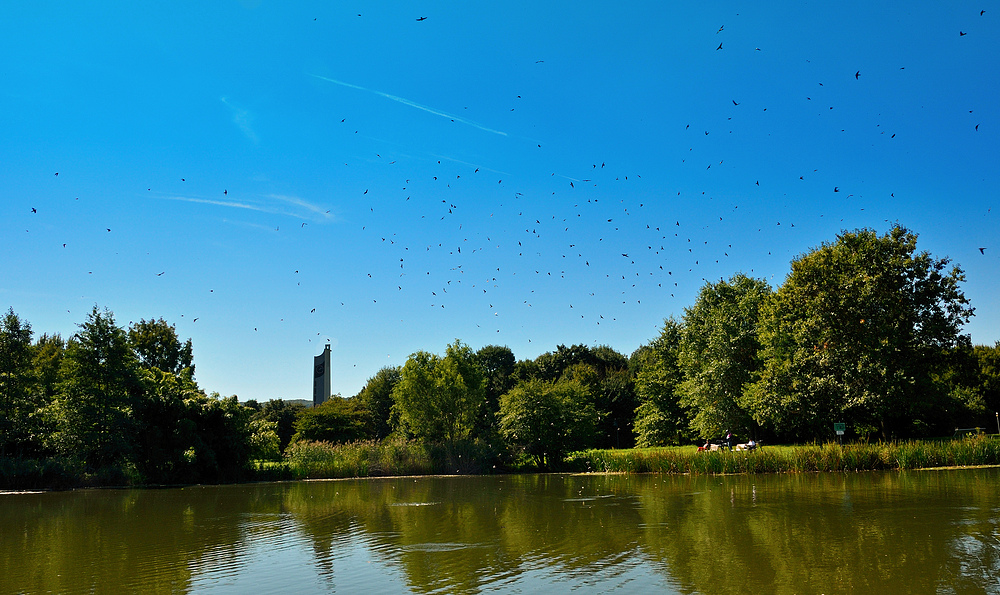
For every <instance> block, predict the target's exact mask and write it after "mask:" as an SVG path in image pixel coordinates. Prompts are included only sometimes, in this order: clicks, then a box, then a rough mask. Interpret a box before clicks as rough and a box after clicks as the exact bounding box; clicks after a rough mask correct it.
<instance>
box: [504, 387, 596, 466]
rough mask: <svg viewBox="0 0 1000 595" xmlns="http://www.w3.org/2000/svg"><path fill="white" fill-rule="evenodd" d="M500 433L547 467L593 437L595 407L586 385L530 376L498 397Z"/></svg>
mask: <svg viewBox="0 0 1000 595" xmlns="http://www.w3.org/2000/svg"><path fill="white" fill-rule="evenodd" d="M498 416H499V426H500V433H501V435H502V436H503V437H504V439H506V440H507V442H508V443H509V444H511V445H513V446H516V447H518V448H520V449H522V450H523V452H525V453H526V454H527V455H529V456H531V457H532V458H534V459H535V462H536V463H537V464H538V466H539V467H541V468H551V467H552V466H554V465H557V464H558V463H559V462H560V461H562V458H563V456H565V454H566V453H567V452H569V451H570V450H574V449H578V448H585V447H587V446H589V445H590V444H591V443H592V442H593V439H594V431H595V428H596V426H597V410H596V409H595V408H594V402H593V397H592V396H591V395H590V391H589V390H587V387H586V386H585V385H584V384H583V383H581V382H579V381H577V380H568V379H563V380H559V381H557V382H546V381H544V380H539V379H531V380H526V381H523V382H519V383H518V384H517V386H515V387H514V388H513V389H511V390H510V391H509V392H507V393H506V394H504V395H503V396H502V397H500V412H499V414H498Z"/></svg>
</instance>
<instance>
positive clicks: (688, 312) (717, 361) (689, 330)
mask: <svg viewBox="0 0 1000 595" xmlns="http://www.w3.org/2000/svg"><path fill="white" fill-rule="evenodd" d="M770 294H771V287H770V286H769V285H768V284H767V282H765V281H763V280H761V279H754V278H751V277H748V276H746V275H743V274H737V275H734V276H733V277H732V278H731V279H729V280H728V281H718V282H716V283H707V284H705V286H704V287H702V289H701V291H700V292H699V294H698V299H697V300H696V301H695V304H694V305H693V306H691V307H690V308H686V309H685V310H684V319H683V327H682V330H681V338H680V345H679V347H678V355H677V361H678V364H679V366H680V368H681V370H682V372H683V374H684V380H683V381H682V382H681V384H680V386H679V387H678V389H677V390H678V394H679V395H680V404H681V405H682V406H683V407H685V408H687V409H688V410H690V411H691V413H692V416H691V428H692V429H693V430H694V431H695V432H696V433H697V434H698V435H699V436H701V437H702V438H710V437H718V436H721V435H722V434H723V433H724V432H726V431H728V430H731V431H733V432H737V433H747V434H754V433H756V431H757V426H756V424H755V423H754V421H753V419H752V418H751V416H750V413H749V411H748V409H747V401H746V399H745V395H744V391H745V388H746V387H747V386H748V385H749V384H750V383H752V382H753V381H754V380H756V378H757V376H756V375H757V371H758V368H759V367H760V364H759V360H758V358H757V352H758V350H759V349H760V342H759V339H758V330H757V322H758V315H759V311H760V308H761V305H762V304H763V303H764V302H765V301H766V300H767V299H768V297H769V296H770Z"/></svg>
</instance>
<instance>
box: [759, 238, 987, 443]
mask: <svg viewBox="0 0 1000 595" xmlns="http://www.w3.org/2000/svg"><path fill="white" fill-rule="evenodd" d="M916 243H917V236H916V234H914V233H912V232H910V231H909V230H907V229H905V228H903V227H899V226H897V227H894V228H892V229H891V230H890V231H889V232H888V233H887V234H885V235H882V236H879V235H878V234H877V233H876V232H875V231H872V230H868V229H863V230H859V231H855V232H844V233H842V234H841V235H839V236H838V237H837V240H836V241H835V242H833V243H824V244H822V245H821V246H820V247H818V248H816V249H814V250H811V251H810V252H808V253H806V254H804V255H802V256H800V257H798V258H796V259H795V260H794V261H793V262H792V271H791V274H790V275H789V276H788V278H787V279H786V280H785V282H784V283H783V284H782V286H781V287H780V288H779V289H778V291H777V292H776V293H775V295H774V296H773V299H771V300H770V301H769V303H768V304H767V305H766V306H765V307H764V309H763V312H762V315H761V342H762V351H761V361H762V362H763V368H762V370H761V378H760V380H759V381H758V382H757V384H756V386H755V387H754V389H753V391H752V392H753V397H752V399H751V401H752V402H751V404H750V409H751V410H752V412H753V415H754V417H755V419H757V420H758V421H759V422H760V423H762V424H766V425H767V426H769V427H770V428H772V429H773V431H774V432H776V433H777V434H779V435H781V436H785V437H788V438H793V439H804V438H811V437H816V436H823V435H829V429H828V428H830V427H831V424H832V423H833V422H845V423H848V424H850V425H852V426H853V427H855V428H857V429H858V430H859V431H860V433H862V434H868V433H877V434H879V435H881V436H882V437H886V438H888V437H895V436H901V435H914V434H917V435H919V434H925V433H928V432H930V431H932V428H933V427H934V426H937V425H938V424H936V423H935V421H936V420H937V421H945V420H947V419H949V418H950V417H951V416H950V415H944V416H942V415H941V414H942V412H944V411H945V410H947V406H945V403H944V399H943V397H944V395H942V394H941V392H940V390H939V389H940V387H939V386H935V383H934V382H933V381H932V375H933V373H934V372H935V370H940V368H941V366H942V365H943V364H944V363H945V353H946V352H947V351H948V350H950V349H953V348H955V347H957V346H958V345H960V344H961V343H963V342H968V339H967V338H966V337H963V336H962V335H961V330H962V326H963V325H964V324H965V323H966V322H967V321H968V320H969V318H970V317H971V316H972V314H973V309H972V308H971V307H970V306H969V303H968V300H967V299H966V298H965V295H964V294H963V293H962V291H961V290H960V288H959V284H960V283H961V281H963V280H964V274H963V272H962V270H961V269H960V268H959V267H957V266H953V267H951V268H949V266H948V265H949V262H950V261H949V259H947V258H933V257H931V255H930V254H929V253H927V252H918V251H917V248H916ZM937 429H938V430H940V427H938V428H937Z"/></svg>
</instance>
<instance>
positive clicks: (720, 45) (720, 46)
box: [715, 43, 722, 51]
mask: <svg viewBox="0 0 1000 595" xmlns="http://www.w3.org/2000/svg"><path fill="white" fill-rule="evenodd" d="M721 49H722V44H721V43H720V44H719V47H717V48H715V51H719V50H721Z"/></svg>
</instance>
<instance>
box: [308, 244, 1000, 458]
mask: <svg viewBox="0 0 1000 595" xmlns="http://www.w3.org/2000/svg"><path fill="white" fill-rule="evenodd" d="M916 241H917V236H916V234H914V233H913V232H911V231H909V230H907V229H905V228H903V227H900V226H896V227H893V228H892V229H891V230H889V231H888V232H887V233H885V234H883V235H879V234H878V233H877V232H875V231H873V230H869V229H862V230H856V231H853V232H843V233H841V234H840V235H839V236H837V238H836V240H835V241H833V242H826V243H823V244H822V245H820V246H819V247H817V248H814V249H812V250H810V251H809V252H806V253H804V254H802V255H800V256H798V257H796V258H795V259H794V260H793V261H792V263H791V272H790V273H789V274H788V276H787V278H786V279H785V280H784V282H783V283H782V284H781V285H780V286H779V287H778V288H776V289H774V288H772V287H771V286H770V285H769V284H768V283H767V282H766V281H765V280H763V279H755V278H752V277H749V276H747V275H744V274H736V275H734V276H733V277H731V278H730V279H728V280H719V281H716V282H708V283H706V284H705V285H704V286H703V287H702V288H701V290H700V292H699V294H698V296H697V299H696V300H695V303H694V304H693V305H692V306H690V307H688V308H685V309H684V314H683V316H682V317H680V318H679V319H676V318H668V319H667V320H665V321H664V324H663V327H662V330H661V333H660V335H659V336H658V337H655V338H654V339H652V340H651V341H650V342H648V343H647V344H645V345H642V346H641V347H639V348H638V349H637V350H635V352H633V353H632V354H631V355H630V356H628V357H626V356H625V355H623V354H621V353H618V352H616V351H615V350H614V349H612V348H610V347H607V346H598V347H587V346H585V345H573V346H571V347H566V346H564V345H559V346H558V347H557V348H556V349H555V350H554V351H551V352H547V353H544V354H542V355H540V356H538V357H537V358H535V359H534V360H520V361H517V360H515V357H514V354H513V353H512V352H511V350H510V349H508V348H507V347H501V346H497V345H489V346H486V347H483V348H481V349H480V350H478V351H473V350H471V349H470V348H469V347H468V346H467V345H464V344H463V343H461V342H460V341H458V340H456V341H455V342H454V343H453V344H451V345H449V346H447V348H446V349H445V353H444V355H443V356H439V355H435V354H432V353H428V352H425V351H418V352H416V353H414V354H412V355H411V356H410V358H409V359H408V360H407V362H406V363H405V364H404V365H403V366H401V367H387V368H383V369H382V370H380V371H379V372H378V373H377V374H376V375H375V376H373V377H372V378H371V379H370V380H369V381H368V383H367V385H366V386H365V388H364V389H363V390H362V391H361V392H360V393H358V394H357V395H355V396H354V397H352V398H349V399H333V400H331V401H330V402H329V403H327V404H324V405H323V406H321V407H319V408H318V409H315V410H311V411H306V412H303V413H302V414H300V418H299V419H300V425H299V428H300V430H299V434H297V436H298V437H299V438H302V439H311V440H331V441H345V440H350V439H358V438H375V439H381V438H385V437H387V436H389V435H392V434H401V435H404V436H407V437H413V438H418V439H423V440H430V441H454V440H461V439H481V440H486V441H495V442H499V443H502V444H503V445H504V446H505V447H507V448H512V449H514V451H515V452H518V453H522V454H524V455H527V456H530V457H532V458H534V459H535V460H536V462H537V463H538V464H539V465H540V466H542V467H545V466H549V465H551V464H554V463H557V462H558V461H559V460H560V458H561V457H562V455H564V454H565V453H566V452H567V451H569V450H576V449H583V448H592V447H597V448H615V447H622V448H624V447H631V446H641V447H648V446H660V445H670V444H684V443H691V442H694V441H702V440H706V439H712V438H720V437H721V436H722V435H723V434H725V433H729V432H733V433H735V434H736V435H737V436H741V437H743V438H750V437H753V438H755V439H757V440H766V441H777V442H802V441H813V440H820V441H822V440H828V439H831V438H832V437H833V436H834V431H833V424H834V423H845V424H846V425H847V428H848V430H847V431H848V438H852V437H853V438H861V439H899V438H914V437H929V436H943V435H951V434H952V433H953V432H954V430H955V428H956V427H973V426H980V427H989V426H990V425H991V423H995V412H996V411H998V410H1000V343H998V344H997V345H994V346H992V347H988V346H973V345H972V343H971V339H970V338H969V336H968V335H964V334H962V328H963V326H964V324H965V323H967V322H968V321H969V319H970V318H971V317H972V315H973V308H972V307H971V305H970V304H969V302H968V299H967V298H966V297H965V295H964V294H963V293H962V291H961V288H960V285H961V283H962V282H963V281H964V279H965V277H964V273H963V271H962V270H961V268H960V267H958V266H953V265H951V262H950V261H949V259H947V258H935V257H933V256H931V255H930V254H929V253H928V252H926V251H918V250H917V247H916ZM347 419H352V420H353V422H352V423H347V422H346V421H345V420H347ZM303 422H304V423H303Z"/></svg>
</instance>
